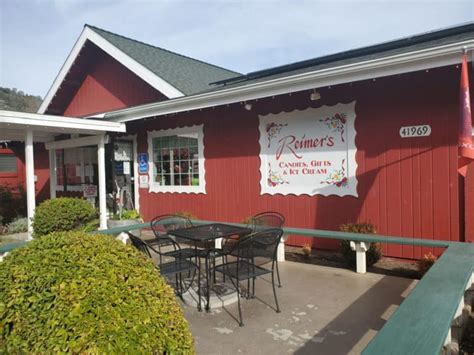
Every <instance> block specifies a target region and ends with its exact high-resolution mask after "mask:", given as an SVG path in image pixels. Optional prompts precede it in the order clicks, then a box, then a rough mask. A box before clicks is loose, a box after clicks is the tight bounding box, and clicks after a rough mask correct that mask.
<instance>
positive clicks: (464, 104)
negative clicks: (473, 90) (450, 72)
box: [458, 54, 474, 176]
mask: <svg viewBox="0 0 474 355" xmlns="http://www.w3.org/2000/svg"><path fill="white" fill-rule="evenodd" d="M460 89H461V91H460V97H459V99H460V105H461V111H460V115H459V140H458V158H459V159H458V172H459V174H461V175H462V176H466V173H467V165H468V164H469V163H470V162H471V161H472V160H474V143H473V142H472V119H471V102H470V101H471V100H470V96H469V76H468V71H467V55H466V54H464V56H463V60H462V68H461V88H460Z"/></svg>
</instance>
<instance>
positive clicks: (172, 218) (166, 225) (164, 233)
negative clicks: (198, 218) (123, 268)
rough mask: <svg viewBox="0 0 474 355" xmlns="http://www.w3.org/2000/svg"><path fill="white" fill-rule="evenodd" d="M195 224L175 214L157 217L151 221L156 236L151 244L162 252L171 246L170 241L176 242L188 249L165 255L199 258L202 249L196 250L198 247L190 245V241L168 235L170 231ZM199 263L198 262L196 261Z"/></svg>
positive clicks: (169, 252) (180, 249)
mask: <svg viewBox="0 0 474 355" xmlns="http://www.w3.org/2000/svg"><path fill="white" fill-rule="evenodd" d="M192 226H193V224H192V222H191V220H190V219H189V218H187V217H184V216H178V215H173V214H165V215H161V216H157V217H155V218H153V219H152V220H151V221H150V227H151V230H152V231H153V234H154V235H155V240H154V241H152V242H151V243H150V245H152V246H155V245H156V246H157V247H158V250H160V251H161V248H162V247H164V246H168V245H170V243H169V241H170V240H174V241H175V242H176V243H178V244H182V245H185V246H186V247H185V248H183V247H180V248H179V249H175V250H172V251H168V252H165V253H163V255H168V256H178V254H179V256H180V257H181V258H187V259H189V258H197V257H199V256H200V255H201V254H202V253H203V252H202V251H201V250H200V249H197V248H196V245H194V244H192V243H190V241H189V240H187V239H183V238H179V237H174V236H173V237H172V236H170V235H169V234H168V232H169V231H171V230H175V229H181V228H190V227H192ZM196 262H198V260H196Z"/></svg>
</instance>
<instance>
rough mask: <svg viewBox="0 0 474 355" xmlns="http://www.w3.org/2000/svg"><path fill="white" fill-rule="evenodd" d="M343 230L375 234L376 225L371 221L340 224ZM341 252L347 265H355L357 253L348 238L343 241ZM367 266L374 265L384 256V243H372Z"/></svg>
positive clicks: (368, 251)
mask: <svg viewBox="0 0 474 355" xmlns="http://www.w3.org/2000/svg"><path fill="white" fill-rule="evenodd" d="M340 230H341V232H347V233H363V234H375V233H376V231H375V227H374V225H373V224H370V223H347V224H342V225H341V226H340ZM340 252H341V254H342V257H343V258H344V260H345V262H346V263H347V265H349V266H351V267H353V266H355V265H356V255H355V252H354V251H353V250H352V249H351V245H350V242H349V241H348V240H343V241H341V245H340ZM365 256H366V263H367V266H372V265H374V264H375V263H376V262H377V261H379V260H380V258H381V257H382V245H381V244H380V243H370V247H369V249H368V250H367V252H366V254H365Z"/></svg>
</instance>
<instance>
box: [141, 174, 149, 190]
mask: <svg viewBox="0 0 474 355" xmlns="http://www.w3.org/2000/svg"><path fill="white" fill-rule="evenodd" d="M139 186H140V188H141V189H148V187H149V180H148V175H140V178H139Z"/></svg>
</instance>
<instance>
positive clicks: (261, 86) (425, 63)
mask: <svg viewBox="0 0 474 355" xmlns="http://www.w3.org/2000/svg"><path fill="white" fill-rule="evenodd" d="M471 49H474V38H473V39H470V40H467V41H462V42H456V43H451V44H447V45H442V46H438V47H432V48H427V49H422V50H417V51H412V52H407V53H402V54H396V55H392V56H387V57H384V58H377V59H372V60H367V61H362V62H358V63H352V64H347V65H341V66H338V67H333V68H327V69H321V70H316V71H312V72H307V73H302V74H296V75H291V76H287V77H283V78H278V79H272V80H267V81H263V82H259V83H253V84H248V85H243V86H238V87H234V88H228V89H222V90H217V91H211V92H206V93H202V94H198V95H193V96H187V97H181V98H176V99H172V100H168V101H161V102H157V103H152V104H147V105H141V106H136V107H131V108H126V109H122V110H117V111H113V112H109V113H106V114H105V115H104V118H105V119H107V120H111V121H117V122H128V121H134V120H139V119H142V118H146V117H153V116H163V115H166V114H171V113H178V112H184V111H190V110H197V109H203V108H208V107H213V106H220V105H226V104H232V103H236V102H241V101H247V100H254V99H260V98H264V97H271V96H276V95H282V94H288V93H290V92H296V91H302V90H309V89H314V88H320V87H325V86H329V85H338V84H343V83H347V82H355V81H361V80H367V79H373V78H379V77H384V76H390V75H397V74H402V73H409V72H414V71H419V70H425V69H430V68H436V67H442V66H447V65H453V64H458V63H460V62H461V53H462V51H463V50H471ZM471 61H472V59H471Z"/></svg>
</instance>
